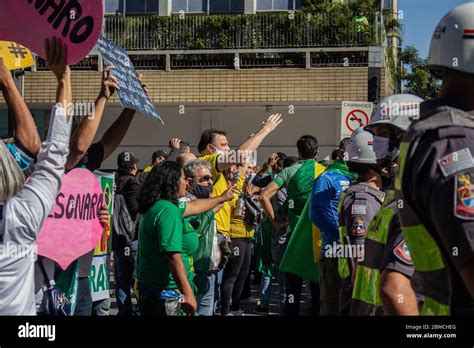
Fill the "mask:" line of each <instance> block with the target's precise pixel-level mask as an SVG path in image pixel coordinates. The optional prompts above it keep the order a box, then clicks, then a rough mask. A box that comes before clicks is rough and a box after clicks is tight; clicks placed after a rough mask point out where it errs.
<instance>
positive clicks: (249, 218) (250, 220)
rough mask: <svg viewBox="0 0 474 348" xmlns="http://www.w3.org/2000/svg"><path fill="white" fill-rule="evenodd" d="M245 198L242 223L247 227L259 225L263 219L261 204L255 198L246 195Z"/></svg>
mask: <svg viewBox="0 0 474 348" xmlns="http://www.w3.org/2000/svg"><path fill="white" fill-rule="evenodd" d="M244 198H245V215H244V223H245V224H246V225H249V226H255V225H259V224H260V223H261V222H262V220H263V217H264V211H263V208H262V204H261V203H260V201H259V200H258V197H257V196H251V195H249V194H246V195H245V196H244Z"/></svg>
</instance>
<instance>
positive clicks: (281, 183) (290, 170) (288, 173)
mask: <svg viewBox="0 0 474 348" xmlns="http://www.w3.org/2000/svg"><path fill="white" fill-rule="evenodd" d="M306 161H310V160H300V161H299V162H298V163H297V164H295V165H293V166H289V167H286V168H284V169H283V170H282V171H281V172H280V173H278V175H277V176H276V177H275V179H273V182H274V183H275V184H277V186H278V187H280V188H281V187H288V183H289V182H290V180H291V178H292V177H293V175H295V173H296V172H297V171H298V169H300V168H301V166H302V165H303V163H305V162H306Z"/></svg>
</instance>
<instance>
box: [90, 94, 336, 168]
mask: <svg viewBox="0 0 474 348" xmlns="http://www.w3.org/2000/svg"><path fill="white" fill-rule="evenodd" d="M120 110H121V108H120V107H109V108H107V110H106V113H105V114H104V117H103V120H102V123H101V126H100V128H99V131H98V135H97V137H96V138H97V139H96V140H98V139H100V137H101V136H102V134H103V133H104V132H105V130H106V129H107V127H108V126H109V125H110V124H112V122H113V121H115V119H116V118H117V117H118V115H119V113H120ZM288 111H289V110H288V106H286V105H274V106H272V107H271V110H268V107H267V106H265V105H249V106H242V105H241V106H238V105H227V106H222V105H221V106H218V105H216V106H212V107H209V106H197V105H196V106H188V107H186V109H185V114H179V108H178V105H170V106H161V107H158V112H159V113H160V115H161V116H162V118H163V121H164V122H165V125H164V126H163V125H161V123H160V122H158V121H156V120H154V119H151V118H150V117H148V116H145V115H141V114H139V115H136V116H135V119H134V120H133V122H132V125H131V127H130V129H129V131H128V133H127V135H126V137H125V139H124V141H123V142H122V144H121V145H120V147H119V148H118V149H117V151H116V152H115V153H114V154H112V156H110V158H109V159H107V160H106V161H105V163H104V165H103V168H105V169H112V168H115V167H116V158H117V155H118V154H119V153H120V152H121V151H132V152H134V153H135V155H136V156H137V157H138V158H140V160H141V163H140V168H144V167H145V166H147V165H148V163H149V161H150V158H151V154H152V153H153V151H155V150H157V149H167V147H168V141H169V139H171V138H174V137H179V138H181V139H183V140H186V141H189V142H190V143H191V151H193V152H194V153H197V144H198V142H199V138H200V135H201V133H202V131H203V130H205V129H208V128H211V127H214V128H220V129H224V130H226V131H228V139H229V142H230V146H231V148H235V147H237V146H238V145H239V144H240V143H241V142H242V141H243V140H244V139H246V138H247V137H248V136H249V135H250V134H251V133H254V132H256V131H257V130H258V129H259V128H260V125H261V122H262V121H264V120H265V119H266V117H267V116H268V115H270V114H272V113H277V112H279V113H282V114H283V117H284V121H283V123H282V124H281V125H280V126H279V127H278V128H277V129H276V130H275V131H274V132H272V133H271V134H270V135H269V136H268V137H267V138H266V139H265V141H264V142H263V143H262V145H261V147H260V149H259V150H258V154H257V156H258V158H257V160H258V163H259V164H261V163H263V161H265V160H266V158H267V157H268V156H269V155H270V154H271V153H272V152H277V151H282V152H285V153H287V154H289V155H295V156H297V151H296V147H295V144H296V141H297V139H298V137H299V136H301V135H304V134H311V135H314V136H316V138H317V139H318V141H319V143H320V149H321V150H320V153H321V155H320V158H323V157H325V156H327V155H329V154H330V153H331V151H332V150H333V149H334V148H335V147H336V146H337V145H338V144H339V140H340V103H322V104H318V105H316V104H313V105H301V104H300V105H298V104H295V109H294V114H289V113H288Z"/></svg>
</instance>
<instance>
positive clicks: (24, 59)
mask: <svg viewBox="0 0 474 348" xmlns="http://www.w3.org/2000/svg"><path fill="white" fill-rule="evenodd" d="M0 58H2V59H3V64H5V66H6V67H7V69H8V70H15V69H25V68H29V67H30V66H33V65H35V59H34V58H33V55H32V54H31V52H30V50H29V49H27V48H26V47H24V46H22V45H20V44H18V43H16V42H11V41H0Z"/></svg>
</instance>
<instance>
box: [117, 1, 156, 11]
mask: <svg viewBox="0 0 474 348" xmlns="http://www.w3.org/2000/svg"><path fill="white" fill-rule="evenodd" d="M158 1H159V0H126V2H127V3H126V5H127V6H126V8H125V12H126V14H142V13H158V8H159V5H158Z"/></svg>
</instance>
